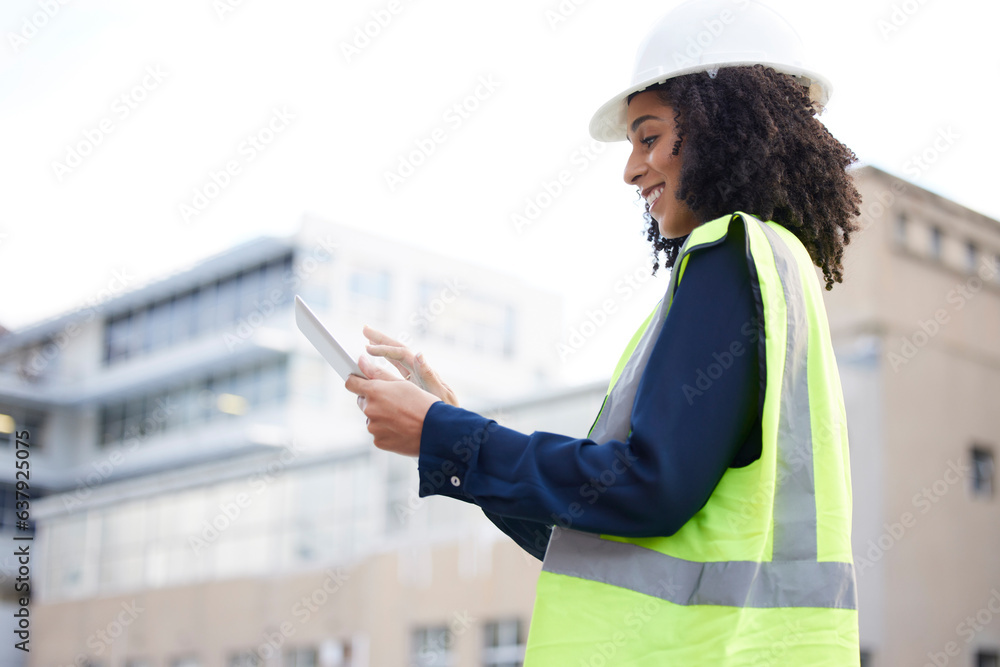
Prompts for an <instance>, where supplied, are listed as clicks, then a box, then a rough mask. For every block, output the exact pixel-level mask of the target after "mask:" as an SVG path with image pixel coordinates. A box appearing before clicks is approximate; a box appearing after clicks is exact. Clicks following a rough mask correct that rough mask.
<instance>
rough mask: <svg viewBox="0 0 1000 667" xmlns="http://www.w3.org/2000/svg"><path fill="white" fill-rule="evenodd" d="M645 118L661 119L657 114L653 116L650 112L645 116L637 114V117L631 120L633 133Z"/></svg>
mask: <svg viewBox="0 0 1000 667" xmlns="http://www.w3.org/2000/svg"><path fill="white" fill-rule="evenodd" d="M647 120H660V121H662V120H663V119H662V118H660V117H659V116H653V115H650V114H646V115H645V116H639V117H638V118H636V119H635V120H633V121H632V133H633V134H635V131H636V130H637V129H639V126H640V125H642V124H643V123H645V122H646V121H647Z"/></svg>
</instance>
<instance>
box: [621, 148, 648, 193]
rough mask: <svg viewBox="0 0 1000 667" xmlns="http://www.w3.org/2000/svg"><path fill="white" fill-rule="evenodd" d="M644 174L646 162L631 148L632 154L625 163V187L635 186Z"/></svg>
mask: <svg viewBox="0 0 1000 667" xmlns="http://www.w3.org/2000/svg"><path fill="white" fill-rule="evenodd" d="M645 173H646V162H645V160H643V159H642V155H641V154H640V153H639V151H637V150H636V149H635V148H633V149H632V152H631V153H630V154H629V156H628V160H626V161H625V173H624V178H625V183H626V184H627V185H635V184H636V182H637V181H638V180H639V179H640V178H642V175H643V174H645Z"/></svg>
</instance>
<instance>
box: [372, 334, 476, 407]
mask: <svg viewBox="0 0 1000 667" xmlns="http://www.w3.org/2000/svg"><path fill="white" fill-rule="evenodd" d="M364 334H365V338H367V339H368V340H369V341H371V345H369V346H368V347H367V350H368V354H370V355H372V356H375V357H385V358H386V359H388V360H389V362H390V363H391V364H392V365H393V366H395V367H396V370H398V371H399V372H400V373H401V374H402V375H403V378H404V379H407V380H409V381H410V382H412V383H414V384H416V385H417V386H418V387H420V388H421V389H424V390H426V391H429V392H430V393H432V394H434V395H435V396H437V397H438V398H440V399H441V400H442V401H444V402H445V403H447V404H448V405H454V406H455V407H456V408H457V407H458V397H457V396H455V392H454V391H452V390H451V387H449V386H448V385H446V384H445V383H444V382H442V380H441V378H440V377H438V374H437V373H435V372H434V370H433V369H431V367H430V366H428V365H427V361H426V360H425V359H424V355H422V354H416V355H415V354H413V352H411V351H410V349H409V348H407V347H406V346H405V345H403V344H402V343H400V342H398V341H395V340H393V339H392V338H389V337H388V336H386V335H385V334H384V333H382V332H381V331H376V330H375V329H372V328H371V327H369V326H366V327H365V328H364ZM365 373H366V374H367V373H368V371H365ZM369 377H371V376H370V375H369Z"/></svg>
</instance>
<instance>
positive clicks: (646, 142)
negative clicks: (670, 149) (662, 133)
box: [639, 134, 658, 147]
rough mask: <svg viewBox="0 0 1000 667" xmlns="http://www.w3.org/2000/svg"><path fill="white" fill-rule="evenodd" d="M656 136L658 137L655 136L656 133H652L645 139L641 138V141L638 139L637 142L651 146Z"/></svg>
mask: <svg viewBox="0 0 1000 667" xmlns="http://www.w3.org/2000/svg"><path fill="white" fill-rule="evenodd" d="M657 138H658V137H657V135H655V134H654V135H653V136H651V137H646V138H645V139H643V140H642V141H640V142H639V143H641V144H645V145H646V147H649V146H652V145H653V142H654V141H656V139H657Z"/></svg>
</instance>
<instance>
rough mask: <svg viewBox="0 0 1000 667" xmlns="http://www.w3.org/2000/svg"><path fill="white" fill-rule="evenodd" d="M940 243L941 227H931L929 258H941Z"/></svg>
mask: <svg viewBox="0 0 1000 667" xmlns="http://www.w3.org/2000/svg"><path fill="white" fill-rule="evenodd" d="M941 244H942V234H941V228H940V227H931V259H941Z"/></svg>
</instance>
